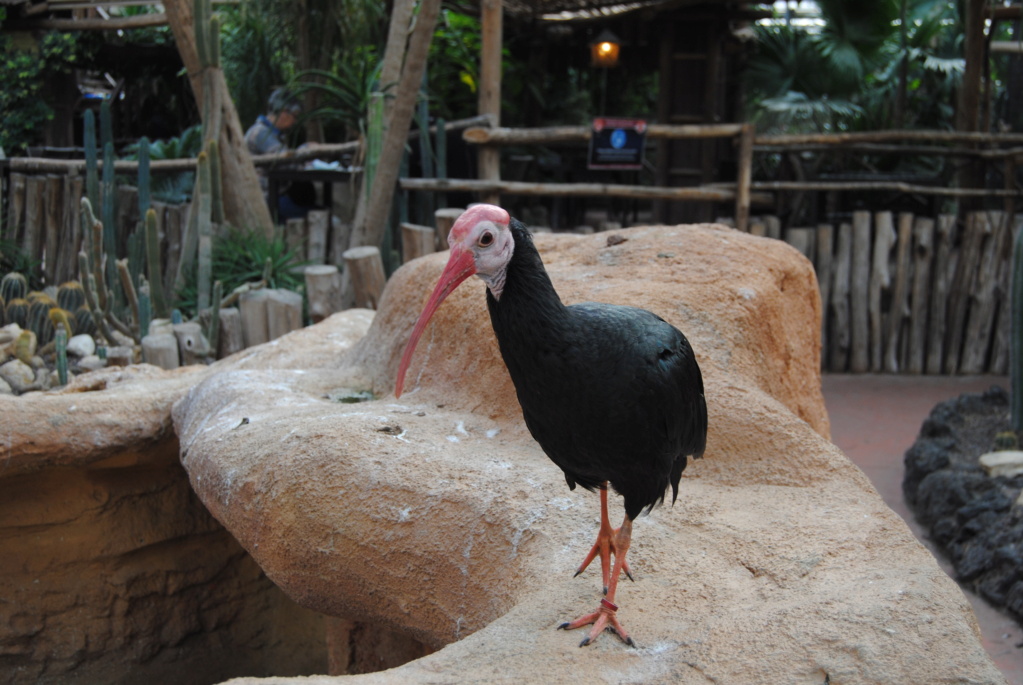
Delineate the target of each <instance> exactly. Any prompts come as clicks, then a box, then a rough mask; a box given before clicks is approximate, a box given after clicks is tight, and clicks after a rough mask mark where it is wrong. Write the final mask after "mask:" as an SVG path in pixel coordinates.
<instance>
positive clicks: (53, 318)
mask: <svg viewBox="0 0 1023 685" xmlns="http://www.w3.org/2000/svg"><path fill="white" fill-rule="evenodd" d="M47 318H49V320H50V323H51V324H52V325H53V331H54V335H56V332H57V328H59V327H60V326H63V327H64V332H65V333H67V334H68V335H74V334H75V331H76V330H77V328H75V324H76V323H77V322H76V320H75V315H74V314H72V313H71V312H69V311H68V310H66V309H62V308H61V307H51V308H50V311H49V312H48V313H47Z"/></svg>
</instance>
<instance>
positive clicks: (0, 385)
mask: <svg viewBox="0 0 1023 685" xmlns="http://www.w3.org/2000/svg"><path fill="white" fill-rule="evenodd" d="M13 394H14V390H13V389H11V386H10V384H8V382H7V381H5V380H4V379H3V378H0V395H13Z"/></svg>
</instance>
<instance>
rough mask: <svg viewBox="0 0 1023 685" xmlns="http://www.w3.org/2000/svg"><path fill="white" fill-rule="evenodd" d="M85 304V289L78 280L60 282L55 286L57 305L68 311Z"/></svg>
mask: <svg viewBox="0 0 1023 685" xmlns="http://www.w3.org/2000/svg"><path fill="white" fill-rule="evenodd" d="M84 304H85V290H84V289H83V288H82V284H81V283H79V282H78V281H67V282H66V283H61V284H60V287H59V288H57V305H58V306H59V307H61V308H62V309H66V310H68V311H71V312H73V311H75V310H76V309H78V308H79V307H81V306H82V305H84Z"/></svg>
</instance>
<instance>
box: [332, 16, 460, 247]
mask: <svg viewBox="0 0 1023 685" xmlns="http://www.w3.org/2000/svg"><path fill="white" fill-rule="evenodd" d="M439 12H440V0H422V2H421V4H420V7H419V15H418V17H417V18H416V25H415V28H414V29H413V30H412V35H411V37H410V39H409V44H408V51H407V52H406V54H405V66H404V68H403V69H402V71H401V78H400V79H399V81H398V87H397V90H396V91H395V97H394V100H393V102H392V104H391V110H390V116H389V117H388V118H387V120H386V121H387V125H386V129H385V132H384V141H383V147H382V148H381V150H380V160H379V162H378V163H377V169H376V178H374V179H372V187H371V189H370V193H369V198H368V199H366V200H365V202H362V201H360V203H359V209H358V210H357V212H356V217H355V225H354V226H353V227H352V234H351V239H350V240H349V247H358V246H362V245H374V246H379V245H380V243H381V242H382V240H383V237H384V231H385V230H386V227H387V215H388V213H389V211H390V208H391V199H392V197H393V195H394V186H395V183H396V182H397V180H398V170H399V167H400V165H401V157H402V153H403V152H404V150H405V143H406V140H407V139H408V132H409V126H410V124H411V122H412V112H413V110H414V108H415V105H416V101H417V100H418V98H419V86H420V84H421V83H422V80H423V71H424V70H425V69H426V57H427V54H428V53H429V50H430V41H431V39H432V38H433V29H434V27H435V26H436V24H437V15H438V14H439ZM390 47H391V46H390V45H389V46H388V48H390ZM389 57H390V56H385V61H387V60H388V59H389ZM369 180H370V179H364V180H363V182H364V183H365V182H367V181H369ZM363 208H364V209H363Z"/></svg>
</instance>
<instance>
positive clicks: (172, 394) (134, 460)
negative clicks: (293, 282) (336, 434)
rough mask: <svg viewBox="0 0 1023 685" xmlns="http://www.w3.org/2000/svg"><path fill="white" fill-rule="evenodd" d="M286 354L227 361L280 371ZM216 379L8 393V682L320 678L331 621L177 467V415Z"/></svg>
mask: <svg viewBox="0 0 1023 685" xmlns="http://www.w3.org/2000/svg"><path fill="white" fill-rule="evenodd" d="M368 316H369V315H368V313H366V312H349V313H347V314H346V315H344V316H339V317H338V318H337V319H336V320H335V321H334V322H333V328H332V329H331V330H330V331H327V332H326V333H324V332H321V334H320V335H321V336H322V337H323V343H324V345H327V344H329V345H331V346H332V347H333V348H334V349H335V350H336V349H337V348H339V347H342V346H345V345H350V344H351V342H353V341H354V340H355V339H357V338H360V337H362V336H363V335H364V334H365V332H366V328H367V327H368ZM284 347H285V348H286V347H287V345H284ZM280 348H281V346H280V345H274V346H272V345H266V346H264V347H263V348H261V349H260V350H259V351H258V352H256V353H254V354H251V355H245V354H242V355H239V356H238V357H237V358H235V359H232V360H231V363H232V364H234V365H236V366H237V365H243V364H244V363H246V359H255V358H258V359H260V360H261V363H262V364H264V365H265V364H272V363H273V358H274V357H275V356H277V355H283V356H285V357H286V356H287V353H286V352H282V351H280ZM303 349H305V350H307V351H308V350H309V349H310V348H309V347H308V346H304V347H303ZM207 371H208V370H207V367H191V368H187V369H179V370H177V371H174V372H166V371H162V370H160V369H157V368H155V367H152V366H147V365H139V366H131V367H124V368H110V369H103V370H99V371H95V372H92V373H89V374H85V375H83V376H80V377H78V378H77V379H75V381H74V382H73V383H71V384H70V385H69V386H67V387H66V388H63V389H60V390H53V391H50V392H35V393H29V394H27V395H23V396H21V397H3V396H0V429H2V430H0V681H2V682H4V683H11V684H13V685H21V684H25V685H28V684H33V685H39V684H46V683H57V684H60V683H71V682H75V683H121V684H122V685H131V684H133V683H147V684H149V683H159V684H160V685H174V684H176V683H180V684H182V685H194V684H195V683H210V682H217V681H219V680H223V679H225V678H228V677H231V676H232V675H239V674H254V675H255V674H263V675H267V674H299V673H308V672H314V671H321V672H322V671H324V670H325V669H326V667H327V658H326V657H327V654H326V648H325V645H324V634H325V630H326V626H325V623H326V621H325V620H324V617H323V616H322V615H320V614H317V613H315V612H312V611H309V610H307V609H303V608H301V607H299V606H297V605H296V604H294V603H293V602H292V601H290V600H289V599H288V598H287V597H285V596H284V594H283V593H282V592H281V591H280V590H279V589H278V588H277V587H276V586H274V585H273V584H272V583H271V582H270V581H269V580H268V579H267V578H266V576H265V574H264V573H263V572H262V570H261V569H260V568H259V566H258V565H257V564H256V563H255V562H254V561H253V560H252V558H251V557H250V556H249V555H248V554H246V553H245V550H243V549H242V547H241V546H240V545H239V544H238V542H237V541H236V540H235V539H234V538H233V537H232V536H231V535H230V534H229V533H228V532H227V531H226V530H225V529H224V528H223V526H221V525H220V524H219V523H218V522H217V521H216V520H215V519H213V517H211V516H210V515H209V513H208V512H207V511H206V509H205V508H204V507H203V505H202V504H201V503H200V502H199V501H198V498H197V497H196V496H195V494H194V492H193V491H192V488H191V487H190V484H189V481H188V477H187V475H186V473H185V471H184V469H182V467H181V463H180V457H179V452H180V448H179V445H178V440H177V436H176V435H175V433H174V430H173V426H172V424H171V419H170V409H171V405H172V404H173V402H174V401H175V400H177V399H179V398H180V397H181V396H182V394H184V392H185V391H186V390H187V388H188V387H190V386H191V385H193V384H194V383H196V382H197V381H198V379H199V378H201V377H202V376H203V374H205V373H207ZM343 627H344V626H342V628H343ZM352 643H353V652H356V656H358V650H359V649H361V648H362V647H363V645H362V644H360V643H359V641H357V640H355V639H354V638H352Z"/></svg>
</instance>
